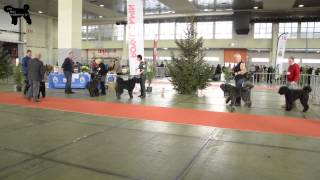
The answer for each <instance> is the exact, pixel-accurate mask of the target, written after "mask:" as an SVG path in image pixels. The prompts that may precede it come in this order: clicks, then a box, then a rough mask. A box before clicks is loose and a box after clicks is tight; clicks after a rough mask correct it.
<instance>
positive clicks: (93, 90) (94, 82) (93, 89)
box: [87, 73, 100, 97]
mask: <svg viewBox="0 0 320 180" xmlns="http://www.w3.org/2000/svg"><path fill="white" fill-rule="evenodd" d="M99 82H100V78H99V76H98V75H97V74H94V73H92V74H91V81H90V82H88V84H87V88H88V90H89V94H90V96H91V97H95V96H99V95H100V94H99V88H98V85H99Z"/></svg>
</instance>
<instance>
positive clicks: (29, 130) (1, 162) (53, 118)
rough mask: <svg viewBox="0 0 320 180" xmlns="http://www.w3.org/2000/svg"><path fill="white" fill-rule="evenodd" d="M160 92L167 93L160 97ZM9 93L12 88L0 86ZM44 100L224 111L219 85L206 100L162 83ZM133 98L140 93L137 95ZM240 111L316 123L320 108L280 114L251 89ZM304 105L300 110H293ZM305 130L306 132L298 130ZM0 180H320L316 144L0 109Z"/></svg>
mask: <svg viewBox="0 0 320 180" xmlns="http://www.w3.org/2000/svg"><path fill="white" fill-rule="evenodd" d="M162 88H165V91H164V94H162V93H161V92H162ZM0 89H1V91H11V90H12V89H13V88H12V86H11V85H0ZM76 92H77V93H76V94H74V95H67V96H66V95H64V93H63V90H49V91H48V94H49V96H55V97H67V98H83V99H93V100H97V101H109V102H119V103H131V104H145V105H153V106H165V107H182V108H195V109H202V110H209V111H228V109H227V108H226V106H225V104H224V99H223V97H222V92H221V91H220V90H219V89H218V88H216V87H210V88H208V90H207V91H205V96H204V97H200V98H199V97H195V96H184V95H176V94H175V93H173V92H172V91H171V89H170V87H169V86H168V85H167V84H159V85H157V86H156V87H155V89H154V92H153V93H152V94H148V96H147V98H146V99H145V100H141V99H139V98H136V97H135V98H134V99H133V100H128V96H127V95H124V96H123V97H122V99H121V100H120V101H119V100H116V99H115V97H114V94H113V92H112V91H110V92H109V94H108V95H107V96H105V97H98V98H89V97H88V93H87V91H83V90H78V91H76ZM136 95H138V94H136ZM252 96H253V102H254V105H253V108H251V109H247V108H244V107H241V108H238V109H237V111H238V112H243V113H249V114H263V115H284V116H292V117H300V118H306V119H309V118H310V119H320V115H319V113H318V112H317V111H319V106H315V105H312V107H311V110H310V111H309V112H308V113H306V114H304V113H301V112H300V110H295V111H293V112H285V111H283V110H282V109H281V108H279V107H280V105H281V104H282V103H283V99H281V97H280V96H278V95H277V94H276V93H275V92H273V91H270V90H266V91H261V90H255V91H253V94H252ZM299 108H301V107H298V109H299ZM302 128H303V127H302ZM0 129H1V130H0V151H1V152H0V179H6V180H7V179H10V180H21V179H23V180H43V179H52V180H71V179H79V180H80V179H84V180H87V179H92V180H95V179H99V180H100V179H101V180H108V179H112V180H113V179H115V180H117V179H137V180H142V179H152V180H153V179H155V180H156V179H159V180H177V179H186V180H198V179H203V180H213V179H217V180H220V179H221V180H222V179H223V180H224V179H225V180H229V179H230V180H232V179H237V180H238V179H243V180H251V179H252V180H264V179H266V180H271V179H275V180H276V179H277V180H286V179H290V180H302V179H303V180H319V179H320V166H319V164H320V139H319V138H307V137H296V136H288V135H274V134H268V133H257V132H247V131H239V130H232V129H221V128H211V127H204V126H190V125H178V124H174V123H166V122H155V121H141V120H128V119H121V118H109V117H101V116H93V115H85V114H80V113H70V112H63V111H54V110H39V109H34V108H25V107H18V106H10V105H0Z"/></svg>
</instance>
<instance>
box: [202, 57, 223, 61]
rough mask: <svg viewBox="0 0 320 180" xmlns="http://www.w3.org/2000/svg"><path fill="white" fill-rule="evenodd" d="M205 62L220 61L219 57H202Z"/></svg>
mask: <svg viewBox="0 0 320 180" xmlns="http://www.w3.org/2000/svg"><path fill="white" fill-rule="evenodd" d="M203 59H204V60H205V61H211V62H218V61H219V60H220V58H219V57H204V58H203Z"/></svg>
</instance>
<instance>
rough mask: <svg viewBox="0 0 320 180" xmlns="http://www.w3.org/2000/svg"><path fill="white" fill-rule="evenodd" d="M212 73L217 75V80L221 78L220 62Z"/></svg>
mask: <svg viewBox="0 0 320 180" xmlns="http://www.w3.org/2000/svg"><path fill="white" fill-rule="evenodd" d="M214 74H215V76H216V77H217V80H218V81H220V80H221V74H222V69H221V65H220V64H218V65H217V68H216V70H215V73H214Z"/></svg>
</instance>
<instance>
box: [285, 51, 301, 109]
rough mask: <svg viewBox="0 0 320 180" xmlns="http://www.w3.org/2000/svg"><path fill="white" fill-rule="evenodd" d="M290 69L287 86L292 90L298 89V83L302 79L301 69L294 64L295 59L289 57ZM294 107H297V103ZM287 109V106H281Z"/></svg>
mask: <svg viewBox="0 0 320 180" xmlns="http://www.w3.org/2000/svg"><path fill="white" fill-rule="evenodd" d="M288 63H289V67H288V72H287V86H288V87H289V88H290V89H296V88H298V81H299V79H300V67H299V65H298V64H296V63H295V62H294V57H289V59H288ZM292 106H293V107H296V105H295V103H293V104H292ZM281 107H282V108H285V107H286V105H283V106H281Z"/></svg>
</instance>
